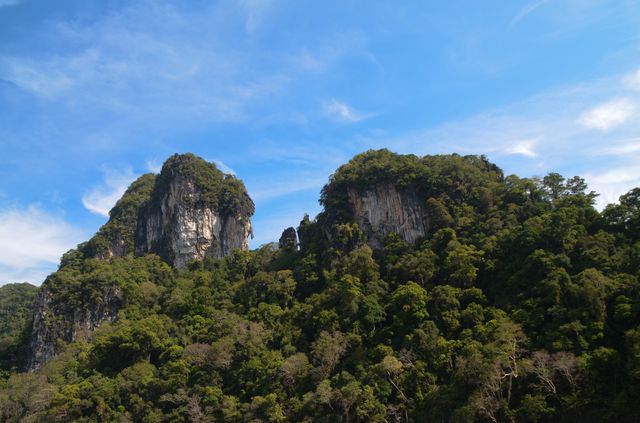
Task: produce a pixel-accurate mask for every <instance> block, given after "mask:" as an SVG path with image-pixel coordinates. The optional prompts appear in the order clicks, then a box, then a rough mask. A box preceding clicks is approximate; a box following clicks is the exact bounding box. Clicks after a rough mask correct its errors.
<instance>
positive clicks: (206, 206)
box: [27, 154, 254, 370]
mask: <svg viewBox="0 0 640 423" xmlns="http://www.w3.org/2000/svg"><path fill="white" fill-rule="evenodd" d="M253 212H254V205H253V201H252V200H251V198H249V195H248V194H247V191H246V189H245V187H244V184H243V183H242V181H240V180H239V179H236V178H235V177H234V176H232V175H225V174H224V173H222V172H221V171H219V170H218V169H217V168H216V166H215V165H214V164H212V163H208V162H206V161H205V160H203V159H201V158H199V157H196V156H194V155H193V154H183V155H178V154H176V155H173V156H172V157H170V158H169V159H168V160H167V161H166V162H165V164H164V165H163V167H162V171H161V172H160V174H159V175H152V174H148V175H143V176H141V177H140V178H139V179H138V180H136V181H135V182H134V183H132V184H131V186H130V187H129V189H128V190H127V191H126V193H125V194H124V195H123V197H122V198H121V199H120V200H119V201H118V202H117V203H116V205H115V206H114V208H113V209H112V210H111V211H110V213H109V221H108V222H107V223H106V224H105V225H104V226H102V228H100V230H99V231H98V233H97V234H96V235H95V236H94V237H93V238H92V239H91V240H89V241H88V242H86V243H84V244H82V245H80V246H79V248H78V250H77V251H76V250H72V251H71V252H69V253H67V254H66V255H65V256H64V257H63V260H62V263H61V266H60V269H59V271H58V272H57V273H60V272H64V268H65V266H66V262H69V263H71V262H78V261H82V260H85V259H91V258H98V259H108V258H111V257H126V256H131V255H134V254H135V255H139V256H140V255H145V254H147V253H154V254H157V255H158V256H160V258H162V259H163V260H164V261H165V262H167V263H168V264H170V265H171V266H173V267H175V268H185V267H186V266H187V265H188V263H189V262H191V261H193V260H196V259H203V258H204V257H214V258H221V257H224V256H226V255H229V254H230V253H231V252H232V251H233V250H235V249H241V250H247V249H248V248H249V243H248V237H249V236H250V235H252V231H251V216H252V215H253ZM55 275H56V274H55V273H54V274H53V275H52V276H50V277H49V278H48V279H47V281H45V283H44V284H43V286H42V289H41V291H40V293H39V296H38V299H37V301H36V307H35V312H34V321H33V326H32V335H31V340H30V345H29V356H28V359H27V362H28V364H27V366H28V368H29V369H30V370H36V369H39V368H40V367H41V366H42V365H43V364H44V363H46V362H47V361H48V360H49V359H50V358H51V357H53V355H55V353H56V352H57V349H58V347H59V343H60V341H63V342H72V341H75V340H77V339H78V338H79V337H80V336H81V334H85V333H91V332H92V331H93V330H95V329H96V328H97V327H98V326H100V324H102V323H103V322H105V321H108V322H112V321H114V320H115V319H116V317H117V315H118V311H119V309H120V307H121V305H122V303H123V301H124V300H125V299H124V298H123V291H122V289H121V287H120V286H119V285H118V281H117V280H115V281H114V282H113V284H111V282H109V283H108V284H107V285H100V284H101V283H102V282H100V281H97V280H95V281H94V280H91V279H89V280H86V281H82V283H83V284H87V286H82V287H81V288H80V289H79V288H77V287H73V288H71V289H72V290H73V291H71V292H70V294H71V295H72V297H74V300H73V301H71V300H70V299H69V298H66V297H65V295H66V294H65V290H66V289H67V288H68V286H67V285H68V282H65V279H64V278H62V277H61V278H57V277H56V276H55ZM85 291H91V295H90V296H87V295H85Z"/></svg>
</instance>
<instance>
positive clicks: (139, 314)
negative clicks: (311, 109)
mask: <svg viewBox="0 0 640 423" xmlns="http://www.w3.org/2000/svg"><path fill="white" fill-rule="evenodd" d="M150 181H151V179H149V181H147V182H149V183H150ZM143 182H144V181H143ZM234 183H235V182H234ZM390 190H393V191H394V192H395V194H394V196H395V197H393V198H391V197H389V198H391V199H392V200H393V201H394V203H393V204H392V206H393V207H402V206H403V205H406V204H409V205H411V207H412V212H411V214H409V215H408V216H409V217H411V218H415V216H416V213H424V215H420V216H418V217H419V219H416V220H415V223H412V225H413V226H412V227H409V228H407V226H406V222H405V221H399V222H394V223H393V225H385V222H384V221H383V220H384V219H383V218H384V216H383V218H381V219H383V220H375V219H378V217H375V216H373V214H371V213H372V210H371V209H368V208H367V207H369V205H370V204H382V202H379V203H375V201H382V200H383V199H384V198H382V197H381V195H382V196H384V194H385V193H387V192H389V191H390ZM144 192H145V193H148V192H150V189H149V188H145V189H144ZM145 195H146V194H145ZM595 196H596V194H595V193H593V192H590V191H588V188H587V186H586V184H585V182H584V180H582V179H581V178H579V177H572V178H569V179H565V178H564V177H562V176H561V175H558V174H549V175H547V176H545V177H544V178H540V179H536V178H534V179H527V178H520V177H517V176H514V175H511V176H504V175H503V173H502V171H501V170H500V169H499V168H498V167H497V166H495V165H494V164H492V163H490V162H488V161H487V160H486V158H484V157H478V156H464V157H463V156H458V155H441V156H425V157H417V156H413V155H397V154H394V153H391V152H389V151H387V150H380V151H369V152H366V153H363V154H361V155H358V156H356V157H355V158H354V159H353V160H352V161H350V162H349V163H348V164H346V165H344V166H342V167H340V168H339V169H338V170H337V171H336V173H335V174H334V175H332V177H331V178H330V180H329V182H328V184H327V185H326V186H325V188H324V189H323V191H322V196H321V203H322V205H323V206H324V211H323V212H322V213H321V214H320V215H319V216H318V217H317V219H315V220H311V219H309V218H308V217H307V216H305V217H304V219H302V221H301V223H300V226H299V228H297V235H298V237H297V238H298V239H297V240H296V236H295V235H296V234H295V232H296V231H291V230H287V231H286V232H285V235H284V236H283V238H282V239H281V242H280V245H278V244H269V245H265V246H263V247H261V248H259V249H257V250H254V251H241V250H235V251H234V252H233V253H232V254H230V255H228V256H226V257H223V258H220V259H217V258H213V257H205V258H204V259H202V260H195V261H193V262H192V263H191V264H190V265H189V266H188V267H187V268H186V269H182V270H178V269H176V268H173V267H171V266H170V265H169V264H167V263H166V262H164V261H163V260H162V259H160V257H159V256H157V255H154V254H146V255H138V256H136V255H134V254H133V253H131V252H130V253H129V254H125V255H123V256H122V257H118V256H113V257H96V256H95V255H91V254H89V253H88V251H89V250H90V248H88V247H87V246H86V245H84V246H80V247H79V248H78V249H77V250H72V251H70V252H68V253H67V254H66V255H65V256H64V258H63V260H62V263H61V266H60V269H59V270H58V271H57V272H56V273H55V274H53V275H52V276H50V277H49V278H48V279H47V281H46V282H45V286H46V287H47V289H48V291H47V292H49V293H50V302H51V304H58V303H64V305H65V307H66V309H68V310H78V309H82V308H83V307H86V306H87V304H94V305H95V304H98V305H99V304H102V302H103V301H104V293H105V287H111V286H114V287H115V288H117V292H118V298H119V301H121V304H120V308H119V309H118V311H117V318H116V319H115V320H114V321H113V322H111V323H109V322H107V321H105V322H104V323H102V324H101V325H99V327H98V328H97V329H96V330H95V331H93V332H91V331H85V332H82V333H81V332H80V331H79V332H78V336H76V337H75V341H74V342H71V343H64V342H60V345H58V346H57V347H56V348H57V350H58V351H61V352H60V353H59V354H58V355H56V356H55V357H54V358H53V359H51V360H50V361H49V362H48V363H47V364H45V365H44V366H43V367H42V368H41V369H40V370H38V371H36V372H24V373H18V372H17V371H16V369H15V367H14V368H13V369H12V367H13V366H14V365H16V363H14V362H13V361H12V362H11V363H10V362H9V360H14V358H15V357H14V358H11V359H9V358H6V356H5V355H0V357H2V360H3V361H2V363H1V364H2V368H3V369H5V370H6V371H5V372H4V373H1V374H0V420H2V421H8V422H18V421H30V422H36V421H44V422H61V421H79V422H91V421H119V422H129V421H140V422H213V421H228V422H242V421H252V422H285V421H292V422H305V421H307V422H311V421H314V422H316V421H317V422H327V423H328V422H407V421H411V422H473V421H479V422H515V421H517V422H551V421H553V422H581V423H587V422H602V421H610V422H636V421H639V420H640V403H639V401H638V398H640V326H639V323H640V282H639V281H638V276H639V270H640V189H634V190H632V191H631V192H629V193H628V194H626V195H624V196H622V197H621V199H620V203H619V204H616V205H610V206H608V207H607V208H606V209H605V210H604V211H602V212H598V211H597V210H596V209H595V208H594V207H593V205H594V199H595ZM365 200H366V201H365ZM398 205H399V206H398ZM367 213H369V214H367ZM367 216H368V217H367ZM374 217H375V219H374ZM388 219H391V220H393V219H392V218H391V217H388ZM130 220H131V219H130ZM394 225H395V226H394ZM395 227H398V228H401V229H402V231H405V232H403V233H407V234H412V236H413V235H415V234H417V235H415V236H416V237H417V239H415V240H414V239H413V238H412V240H411V242H407V240H405V239H403V237H402V236H400V235H398V234H397V233H396V232H394V231H393V230H391V229H394V228H395ZM283 229H284V228H283ZM381 231H384V236H381ZM105 233H106V232H105ZM104 244H105V245H108V243H107V242H104ZM127 251H131V248H130V247H129V248H128V250H127ZM4 298H5V297H3V301H4ZM15 316H16V314H15V313H10V314H8V315H7V314H4V315H3V319H6V318H7V317H15ZM7 324H8V323H7V320H3V322H0V325H1V326H0V328H4V327H5V326H6V325H7ZM21 324H22V323H21ZM12 328H13V329H12V332H11V334H12V335H11V336H12V338H11V342H7V344H11V345H10V346H8V347H11V348H26V345H27V344H28V342H29V341H28V339H25V337H20V336H17V335H14V334H15V327H13V326H12ZM2 334H3V336H4V332H3V333H2ZM2 339H4V338H2ZM8 347H4V348H8ZM0 353H1V351H0ZM22 358H25V357H24V356H23V357H22ZM18 364H19V363H18ZM22 364H23V365H25V364H26V362H25V363H22Z"/></svg>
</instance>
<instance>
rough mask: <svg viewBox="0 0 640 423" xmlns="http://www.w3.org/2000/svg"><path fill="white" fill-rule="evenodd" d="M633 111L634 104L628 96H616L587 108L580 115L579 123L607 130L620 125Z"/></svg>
mask: <svg viewBox="0 0 640 423" xmlns="http://www.w3.org/2000/svg"><path fill="white" fill-rule="evenodd" d="M634 111H635V104H634V103H633V102H632V101H631V100H629V99H628V98H617V99H613V100H609V101H607V102H605V103H602V104H599V105H598V106H596V107H594V108H592V109H590V110H587V111H586V112H584V113H583V114H582V116H581V117H580V120H579V122H580V124H582V125H583V126H585V127H587V128H591V129H599V130H600V131H608V130H610V129H613V128H615V127H617V126H620V125H622V124H623V123H625V122H626V121H627V119H629V118H630V117H631V116H632V115H633V113H634Z"/></svg>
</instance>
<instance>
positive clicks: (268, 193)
mask: <svg viewBox="0 0 640 423" xmlns="http://www.w3.org/2000/svg"><path fill="white" fill-rule="evenodd" d="M245 182H247V184H248V185H249V188H248V189H249V195H251V198H252V199H253V200H254V201H256V202H261V201H268V200H271V199H274V198H278V197H283V196H285V195H289V194H293V193H296V192H300V191H307V190H313V189H315V190H318V191H320V188H322V186H323V185H324V184H325V183H327V174H326V173H325V172H322V173H319V174H318V175H315V176H314V175H308V176H301V177H297V178H290V177H287V176H285V177H282V178H272V179H270V180H269V181H262V182H257V183H250V182H249V181H245Z"/></svg>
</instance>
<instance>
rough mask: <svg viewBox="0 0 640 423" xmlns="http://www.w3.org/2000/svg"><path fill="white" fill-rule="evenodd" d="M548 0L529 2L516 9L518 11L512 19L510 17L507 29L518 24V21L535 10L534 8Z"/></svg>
mask: <svg viewBox="0 0 640 423" xmlns="http://www.w3.org/2000/svg"><path fill="white" fill-rule="evenodd" d="M548 1H549V0H538V1H535V2H533V3H529V4H527V5H525V6H524V7H523V8H522V9H520V10H519V11H518V13H516V15H515V16H514V17H513V19H511V21H510V22H509V29H511V28H513V27H515V26H516V25H518V23H520V22H521V21H522V20H523V19H524V18H526V17H527V16H528V15H530V14H531V13H533V12H535V10H536V9H538V8H539V7H540V6H542V5H544V4H545V3H547V2H548Z"/></svg>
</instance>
